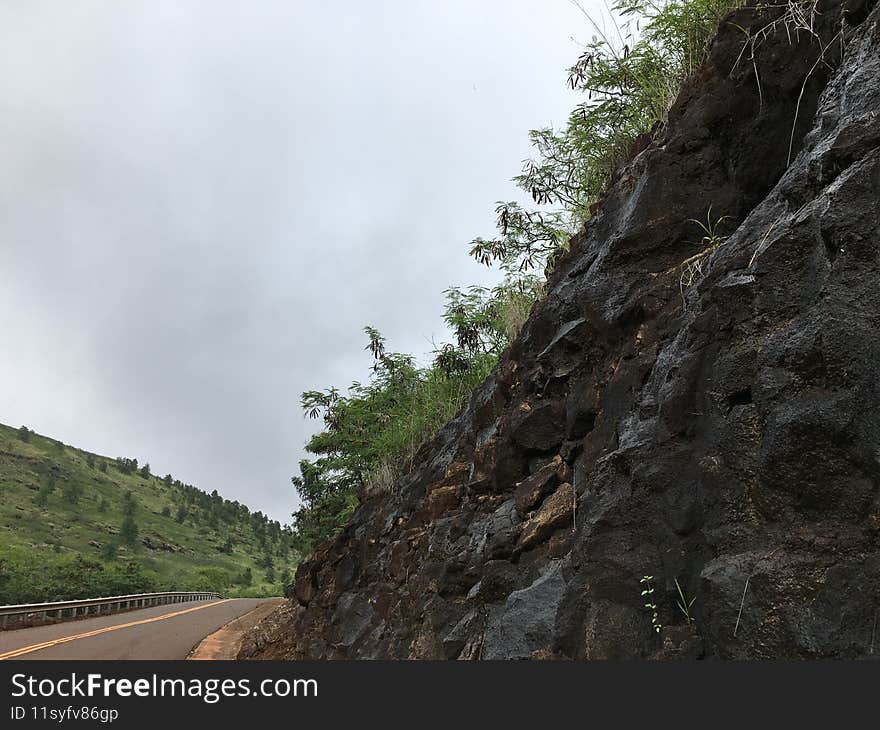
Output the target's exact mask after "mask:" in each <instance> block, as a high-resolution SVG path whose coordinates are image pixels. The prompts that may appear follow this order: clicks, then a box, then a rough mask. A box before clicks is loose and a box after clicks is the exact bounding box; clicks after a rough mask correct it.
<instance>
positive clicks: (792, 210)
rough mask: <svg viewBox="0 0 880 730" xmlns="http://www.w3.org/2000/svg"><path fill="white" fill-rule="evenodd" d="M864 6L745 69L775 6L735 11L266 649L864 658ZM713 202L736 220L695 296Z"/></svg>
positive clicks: (869, 393) (872, 175)
mask: <svg viewBox="0 0 880 730" xmlns="http://www.w3.org/2000/svg"><path fill="white" fill-rule="evenodd" d="M847 7H848V10H849V12H848V13H847V18H848V21H849V23H854V24H855V25H854V26H853V27H850V25H844V26H841V17H842V15H843V10H844V8H843V7H842V6H841V5H840V4H839V3H834V2H823V3H821V6H820V8H819V10H820V11H821V12H820V14H818V15H817V16H816V26H815V28H816V33H817V35H818V36H819V37H820V38H821V39H822V44H821V47H823V48H824V49H825V56H824V62H817V59H818V57H819V53H820V50H819V49H820V44H819V43H818V42H817V41H816V39H812V40H811V39H810V38H809V36H808V34H800V35H798V36H797V37H796V38H795V36H794V35H793V36H792V42H790V41H789V37H788V35H787V34H786V33H785V32H784V31H780V32H778V33H776V34H769V35H768V36H767V38H766V39H765V40H764V41H763V43H761V44H758V45H757V46H756V47H755V64H754V65H752V64H751V63H744V62H743V60H742V57H741V51H742V43H743V33H742V32H741V30H738V29H737V27H736V26H741V27H742V28H746V29H750V30H751V32H752V34H753V35H754V34H755V33H756V32H758V31H759V30H760V29H761V28H763V27H766V25H767V24H768V23H769V22H770V21H771V20H773V19H774V18H776V17H778V15H779V13H780V12H782V10H781V8H778V7H777V8H773V9H765V10H760V11H756V10H755V9H754V8H748V7H747V8H743V9H740V10H738V11H736V13H734V17H732V18H730V19H729V20H730V22H724V23H722V24H721V28H720V30H719V35H718V37H717V38H716V39H715V41H714V43H713V45H712V47H711V50H710V54H709V58H708V60H707V62H706V63H705V64H704V66H703V67H702V68H701V69H700V70H699V72H698V73H696V74H695V76H694V78H693V79H692V80H691V81H690V82H689V83H688V84H687V86H686V88H684V89H683V90H682V92H681V93H680V95H679V97H678V99H677V100H676V102H675V104H674V105H673V107H672V109H671V110H670V112H669V119H668V124H666V125H665V127H664V128H663V129H662V130H660V131H659V132H658V133H657V137H656V139H654V140H653V141H652V142H650V143H649V144H646V145H643V146H642V147H641V151H639V152H638V154H637V155H636V156H635V157H634V158H633V159H632V160H631V161H630V162H629V163H628V164H626V165H625V166H623V167H622V168H621V169H620V170H619V171H618V172H617V174H616V175H615V177H614V179H613V180H612V182H611V184H610V186H609V189H608V192H607V195H606V196H605V199H604V200H603V201H602V203H601V205H599V206H598V207H597V209H596V214H595V216H594V217H593V218H592V220H591V221H590V222H589V224H588V225H587V226H586V227H585V229H584V230H583V231H582V232H581V233H580V234H578V235H577V236H576V237H575V238H574V239H573V241H572V245H571V251H570V252H569V254H567V255H566V256H565V257H564V259H563V260H562V261H561V262H560V263H559V264H558V265H557V267H556V269H555V270H554V272H553V273H552V275H551V277H550V280H549V282H548V290H547V295H546V297H545V298H544V299H543V300H542V301H541V302H539V303H538V304H537V305H536V306H535V308H534V311H533V312H532V314H531V317H530V319H529V321H528V322H527V323H526V325H525V327H524V328H523V331H522V332H521V334H520V336H519V337H518V338H517V339H516V341H515V342H514V343H513V344H512V345H511V347H510V349H509V351H508V352H507V353H506V355H505V357H504V358H502V361H501V362H500V363H499V365H498V367H497V369H496V371H495V372H494V373H493V375H492V376H491V377H490V378H488V380H487V381H486V382H485V383H484V384H483V385H482V386H481V387H480V388H479V389H478V390H477V392H475V394H474V396H473V397H472V399H471V403H470V405H469V407H468V408H466V409H464V411H463V412H462V413H461V414H460V415H459V416H458V417H457V418H456V419H455V420H454V421H452V422H451V423H450V424H449V425H448V426H447V427H445V428H444V429H443V430H442V431H441V432H440V433H439V434H438V436H437V437H436V439H435V440H434V441H433V443H431V444H430V445H428V446H427V447H425V448H423V449H422V451H421V452H420V458H419V460H418V463H417V466H416V468H415V469H414V470H413V472H412V473H410V474H408V475H406V476H405V477H404V478H403V479H402V480H401V481H400V483H399V485H398V489H397V490H395V491H393V492H392V493H390V494H387V495H382V496H375V497H369V498H365V500H364V502H363V503H362V505H361V507H360V508H359V510H358V511H357V513H356V514H355V515H354V516H353V518H352V522H351V524H350V525H349V526H348V527H347V528H346V529H345V530H343V532H342V533H341V535H340V536H339V537H338V538H336V539H335V540H334V541H333V542H331V543H330V544H328V545H325V546H322V548H321V550H320V551H319V552H318V553H316V554H315V555H314V556H312V558H311V559H310V560H309V561H307V562H306V563H305V564H303V566H301V567H300V569H299V570H298V571H297V579H296V582H295V584H294V589H293V593H294V596H295V598H296V600H297V601H298V603H299V604H302V605H296V604H293V603H291V606H290V608H289V609H288V611H287V613H286V614H285V616H286V618H285V620H283V621H279V622H276V623H275V624H273V626H274V629H273V631H274V635H272V636H269V635H266V636H263V637H262V639H261V641H262V642H263V645H264V646H266V647H274V648H272V649H266V651H265V652H263V653H262V654H261V652H260V651H259V650H253V651H252V652H251V655H253V656H260V655H265V656H279V655H284V656H291V657H298V658H320V657H334V658H335V657H393V658H402V657H414V658H452V657H459V658H467V659H475V658H514V657H516V658H539V657H567V658H624V657H645V658H647V657H661V658H662V657H669V658H673V657H686V658H695V657H720V658H746V657H750V658H765V657H768V658H769V657H774V658H806V657H854V658H858V657H868V656H870V655H871V654H872V652H873V651H874V648H875V647H874V646H873V645H872V636H873V634H874V633H875V627H876V624H877V611H878V608H877V607H878V606H880V498H878V495H880V490H878V487H880V450H878V444H880V386H878V363H880V337H878V326H880V286H878V273H877V272H878V267H880V205H878V193H880V112H878V110H880V25H878V19H880V10H878V9H877V8H876V7H874V9H873V10H870V8H871V7H872V3H870V2H866V3H862V2H855V3H852V2H850V3H848V6H847ZM869 10H870V14H869V13H868V11H869ZM862 16H864V17H862ZM860 18H861V20H859V19H860ZM841 27H842V33H843V35H842V37H836V34H837V33H838V32H839V31H841ZM832 39H834V40H833V42H832ZM841 53H842V56H841ZM738 59H739V62H738ZM756 69H757V72H758V74H759V76H760V88H761V94H760V96H759V94H758V91H757V89H758V84H757V83H756V78H755V70H756ZM793 122H794V124H793ZM789 158H790V159H789ZM710 206H711V209H712V214H713V216H718V217H720V216H722V215H725V216H730V218H729V219H727V222H728V223H729V227H728V229H727V231H726V232H727V233H729V237H728V239H727V240H726V242H725V243H724V245H722V246H721V247H720V248H719V249H718V250H717V251H716V252H715V253H713V254H712V255H711V257H710V259H709V260H708V261H707V262H706V265H705V266H704V275H703V276H702V278H701V279H700V280H699V281H697V282H695V283H694V284H693V285H692V286H690V287H689V288H688V289H687V290H686V291H685V292H684V297H683V296H682V292H681V289H680V285H679V273H678V270H677V269H676V267H677V266H678V265H679V264H681V262H683V261H685V260H686V259H688V257H691V256H693V255H694V254H695V253H698V252H699V251H700V247H701V244H700V242H699V239H700V235H701V234H700V232H699V231H698V230H697V229H696V227H695V226H694V224H693V223H692V222H689V221H690V219H705V217H706V214H707V211H708V210H709V208H710ZM556 457H558V458H556ZM554 458H556V461H554ZM548 465H550V466H548ZM572 526H574V528H575V529H574V532H572ZM346 556H348V557H346ZM345 561H350V562H345ZM645 575H651V576H653V577H654V578H653V585H654V593H653V599H654V602H655V603H656V604H657V607H658V613H659V620H660V622H661V623H662V624H663V626H664V629H663V631H662V632H660V633H658V632H656V631H654V629H653V627H652V625H651V616H650V613H649V612H647V611H646V610H645V608H644V606H643V604H644V600H643V598H642V596H641V595H640V591H641V590H642V585H641V584H640V583H639V581H640V579H641V578H642V577H643V576H645ZM677 584H678V585H680V586H681V587H682V590H683V592H685V594H686V596H687V601H688V602H690V601H691V599H693V604H692V607H691V609H690V619H691V620H688V619H687V617H685V615H684V614H683V613H682V612H681V611H680V610H679V609H678V607H677V605H676V604H677V599H678V589H677V587H676V585H677Z"/></svg>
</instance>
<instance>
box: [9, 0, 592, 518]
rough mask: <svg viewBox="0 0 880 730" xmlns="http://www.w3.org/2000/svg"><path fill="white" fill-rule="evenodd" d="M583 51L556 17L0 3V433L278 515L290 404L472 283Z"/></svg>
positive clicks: (578, 24)
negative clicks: (368, 334)
mask: <svg viewBox="0 0 880 730" xmlns="http://www.w3.org/2000/svg"><path fill="white" fill-rule="evenodd" d="M587 7H589V6H588V5H587ZM590 35H591V32H590V28H589V26H588V24H587V21H586V19H585V18H584V16H583V15H582V13H581V11H580V10H579V9H578V8H577V7H576V6H575V5H574V4H572V3H571V2H569V0H516V1H512V0H505V1H501V0H498V1H494V0H493V1H491V2H490V1H488V0H485V1H480V2H474V0H467V1H459V0H444V1H443V2H436V1H435V2H419V1H416V0H401V1H399V2H391V1H388V2H371V3H365V2H362V1H360V2H343V1H340V2H282V1H281V0H278V1H277V2H271V1H269V0H250V1H249V2H243V1H242V0H238V2H225V1H223V0H189V1H188V2H180V1H179V0H168V1H166V0H129V1H128V2H91V1H90V0H77V1H76V2H60V1H57V0H56V1H55V2H46V1H41V0H27V2H24V1H23V0H0V336H2V342H3V350H2V356H0V422H2V423H5V424H7V425H12V426H19V425H22V424H25V425H27V426H29V427H31V428H32V429H34V430H36V431H37V432H38V433H42V434H45V435H48V436H52V437H54V438H59V439H61V440H62V441H64V442H65V443H69V444H72V445H74V446H77V447H81V448H85V449H88V450H91V451H94V452H96V453H100V454H105V455H108V456H128V457H134V458H137V459H138V460H139V461H141V462H142V463H143V462H144V461H148V462H149V463H150V464H151V466H152V470H153V472H154V473H158V474H160V475H164V474H166V473H169V472H170V473H172V474H173V475H174V476H175V477H176V478H179V479H181V480H182V481H184V482H187V483H192V484H195V485H197V486H199V487H201V488H202V489H206V490H207V491H211V490H212V489H217V490H218V491H219V492H220V493H221V494H222V495H223V496H225V497H227V498H229V499H238V500H239V501H242V502H244V503H245V504H247V505H248V506H249V507H251V508H252V509H255V510H256V509H259V510H262V511H263V512H265V513H267V514H268V515H270V516H271V517H272V518H274V519H278V520H279V521H281V522H283V523H286V522H289V521H290V514H291V512H292V511H293V510H294V509H295V508H296V504H297V502H296V496H295V492H294V489H293V487H292V485H291V483H290V477H291V475H292V474H293V473H294V472H295V471H296V470H297V466H296V465H297V463H298V461H299V459H300V458H302V457H303V456H304V451H303V444H304V443H305V441H306V440H307V439H308V437H309V435H310V434H311V433H312V432H313V431H314V430H315V428H316V423H315V422H314V421H308V420H305V419H304V418H303V416H302V412H301V410H300V408H299V396H300V393H301V392H302V391H303V390H307V389H313V388H314V389H321V388H325V387H329V386H331V385H335V386H338V387H345V386H346V385H347V384H349V383H350V382H351V381H352V380H353V379H366V377H367V375H368V369H369V364H370V359H369V354H368V353H366V352H365V351H364V350H363V347H364V345H365V344H366V342H365V337H364V335H363V333H362V329H363V327H364V326H365V325H371V326H374V327H376V328H378V329H379V330H380V331H381V332H382V333H383V334H384V335H385V336H386V338H387V340H388V345H389V347H390V348H392V349H394V350H396V351H400V352H413V353H417V354H423V353H427V352H428V351H429V350H430V349H431V342H432V340H437V341H442V340H443V338H444V336H445V334H446V333H445V330H444V325H443V322H442V320H441V313H442V306H443V296H442V292H443V290H444V289H446V288H447V287H449V286H451V285H456V284H458V285H468V284H489V283H494V282H495V281H497V279H498V274H497V273H496V272H493V271H490V270H487V269H485V268H484V267H481V266H479V265H478V264H477V263H476V262H474V261H472V260H471V259H470V258H469V257H468V255H467V244H468V242H469V241H470V240H471V239H472V238H474V237H475V236H480V235H482V236H489V235H491V234H492V233H493V231H494V226H493V221H494V213H493V211H494V204H495V201H497V200H512V199H517V198H518V197H519V196H518V194H517V191H516V189H515V186H514V185H513V183H512V182H510V178H511V177H512V176H513V175H515V174H516V173H517V172H518V171H519V167H520V163H521V161H522V160H523V159H524V158H525V157H527V156H529V154H530V148H529V141H528V134H527V133H528V130H529V129H532V128H536V127H542V126H546V125H548V124H557V125H559V124H563V123H564V122H565V119H566V117H567V114H568V112H569V111H570V109H571V108H572V107H573V106H574V104H575V103H576V101H577V98H576V97H575V96H574V95H573V93H572V92H571V91H569V90H568V89H567V87H566V84H565V81H566V74H565V69H566V68H567V67H568V66H570V65H571V64H572V63H573V62H574V61H575V60H576V58H577V56H578V55H579V53H580V46H579V45H578V42H583V41H585V40H586V39H587V38H588V37H589V36H590Z"/></svg>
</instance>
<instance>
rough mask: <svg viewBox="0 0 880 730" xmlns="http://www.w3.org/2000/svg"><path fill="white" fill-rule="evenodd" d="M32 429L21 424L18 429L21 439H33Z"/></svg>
mask: <svg viewBox="0 0 880 730" xmlns="http://www.w3.org/2000/svg"><path fill="white" fill-rule="evenodd" d="M31 433H32V432H31V430H30V429H29V428H28V427H27V426H21V427H20V428H19V429H18V438H19V440H20V441H24V442H25V443H30V440H31Z"/></svg>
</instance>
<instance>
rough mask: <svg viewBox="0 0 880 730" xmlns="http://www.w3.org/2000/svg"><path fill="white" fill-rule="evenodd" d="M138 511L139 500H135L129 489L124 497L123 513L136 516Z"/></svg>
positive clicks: (127, 515)
mask: <svg viewBox="0 0 880 730" xmlns="http://www.w3.org/2000/svg"><path fill="white" fill-rule="evenodd" d="M135 512H137V502H135V501H134V495H133V494H132V493H131V490H130V489H129V490H128V491H127V492H126V493H125V496H124V497H123V498H122V514H123V515H125V516H126V517H134V513H135Z"/></svg>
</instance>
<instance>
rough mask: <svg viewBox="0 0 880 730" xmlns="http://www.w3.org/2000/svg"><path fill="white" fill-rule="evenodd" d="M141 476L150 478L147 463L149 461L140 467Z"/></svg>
mask: <svg viewBox="0 0 880 730" xmlns="http://www.w3.org/2000/svg"><path fill="white" fill-rule="evenodd" d="M141 477H143V478H144V479H149V478H150V464H149V462H147V463H146V464H144V465H143V466H142V467H141Z"/></svg>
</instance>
